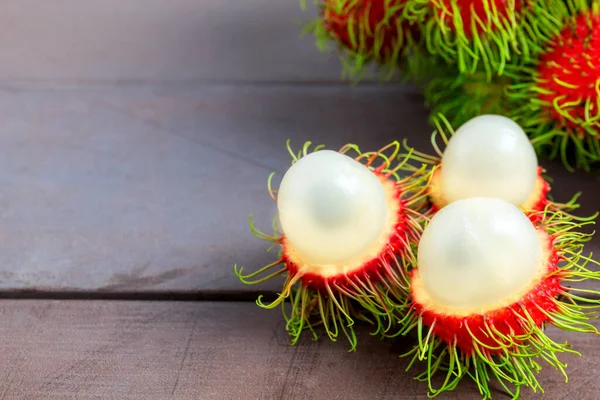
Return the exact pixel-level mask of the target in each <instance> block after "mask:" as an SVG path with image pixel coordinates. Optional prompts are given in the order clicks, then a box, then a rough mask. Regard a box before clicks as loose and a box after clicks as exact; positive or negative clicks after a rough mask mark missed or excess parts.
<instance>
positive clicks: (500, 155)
mask: <svg viewBox="0 0 600 400" xmlns="http://www.w3.org/2000/svg"><path fill="white" fill-rule="evenodd" d="M435 125H436V127H437V129H436V130H435V131H434V133H433V135H432V144H433V146H434V149H435V152H436V153H437V155H429V154H425V153H421V152H414V151H413V152H412V156H413V158H414V159H417V160H419V161H421V162H423V163H425V164H428V165H430V179H429V184H428V194H429V200H430V201H431V203H432V207H433V209H434V210H439V209H442V208H443V207H445V206H447V205H448V204H450V203H452V202H454V201H457V200H461V199H465V198H470V197H495V198H499V199H502V200H505V201H508V202H509V203H511V204H514V205H516V206H518V207H520V208H521V209H522V210H523V211H524V212H531V211H543V210H544V209H546V208H548V209H550V210H552V211H559V210H560V211H562V212H569V211H571V210H574V209H575V208H577V207H578V204H577V203H576V200H577V198H578V196H579V194H577V195H575V196H573V198H572V199H571V200H570V201H569V202H567V203H557V202H554V201H552V200H551V198H550V197H549V192H550V189H551V187H550V183H549V182H548V179H547V178H545V177H544V173H545V171H544V169H543V168H542V167H541V166H539V165H538V160H537V156H536V153H535V151H534V148H533V146H532V144H531V142H530V140H529V139H528V137H527V135H526V134H525V132H524V131H523V129H522V128H521V127H520V126H519V125H518V124H517V123H515V122H514V121H513V120H511V119H509V118H507V117H504V116H501V115H493V114H487V115H480V116H477V117H475V118H471V119H470V120H468V121H467V122H465V123H464V124H462V125H461V126H460V127H459V128H458V129H457V130H456V131H454V130H453V128H452V126H451V125H450V123H449V122H448V121H447V120H446V119H445V117H444V116H443V115H438V117H437V118H436V119H435ZM438 137H441V139H442V141H443V143H444V144H445V146H446V147H445V148H444V150H443V151H442V150H441V149H440V146H439V145H438V143H437V138H438Z"/></svg>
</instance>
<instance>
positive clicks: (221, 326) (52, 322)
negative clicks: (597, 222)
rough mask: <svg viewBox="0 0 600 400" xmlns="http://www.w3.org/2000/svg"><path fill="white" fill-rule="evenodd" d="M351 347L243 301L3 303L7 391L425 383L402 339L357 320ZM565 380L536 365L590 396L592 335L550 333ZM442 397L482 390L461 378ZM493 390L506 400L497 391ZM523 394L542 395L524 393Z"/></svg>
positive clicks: (314, 392)
mask: <svg viewBox="0 0 600 400" xmlns="http://www.w3.org/2000/svg"><path fill="white" fill-rule="evenodd" d="M359 334H360V337H359V340H360V342H359V349H358V351H357V352H356V353H348V352H347V351H346V350H347V348H346V347H345V343H343V342H339V343H332V342H330V341H328V340H321V341H318V342H313V341H312V340H310V339H308V338H306V337H305V340H301V341H300V343H299V344H298V345H296V346H294V347H290V346H289V342H288V339H287V334H286V333H285V330H284V326H283V323H282V318H281V316H280V315H279V313H278V311H271V312H268V311H264V310H260V309H258V308H257V307H256V306H255V305H253V304H250V303H216V304H215V303H204V302H200V303H176V302H175V303H160V302H158V303H154V302H102V301H100V302H95V301H92V302H90V301H88V302H85V301H83V302H82V301H62V302H59V301H4V302H2V303H1V304H0V349H1V351H2V361H3V362H2V363H0V377H1V378H2V379H0V395H2V397H1V398H4V399H15V400H18V399H30V398H44V399H49V400H50V399H75V398H77V399H81V398H105V399H109V398H111V399H114V398H118V399H124V400H125V399H146V398H153V399H167V398H173V399H203V400H204V399H206V400H209V399H219V400H220V399H281V400H286V399H294V400H313V399H315V400H316V399H342V398H343V399H347V400H352V399H356V400H359V399H360V400H362V399H373V400H392V399H394V400H395V399H424V398H426V393H427V385H426V384H424V383H422V382H417V381H415V380H413V379H412V376H411V375H410V374H408V373H405V372H404V369H405V367H406V362H405V361H404V360H401V359H399V358H398V354H401V353H402V352H403V351H405V350H406V349H407V348H408V346H409V344H408V339H400V340H389V341H380V340H379V339H378V338H375V337H373V336H370V335H369V334H368V330H367V329H364V328H361V329H359ZM549 334H550V335H551V336H552V337H553V338H554V339H555V340H556V341H558V342H561V341H565V340H567V341H569V342H570V343H571V344H572V345H573V346H574V348H576V349H577V350H579V351H581V352H582V354H583V357H582V358H579V357H576V356H564V357H562V358H561V359H562V360H563V361H565V362H567V363H568V364H569V367H568V369H567V370H568V372H569V374H570V380H569V383H568V384H564V381H563V380H562V378H561V376H560V374H559V373H558V372H557V371H555V370H553V369H551V368H548V367H547V368H544V369H543V370H542V372H541V373H540V375H539V380H540V382H541V384H542V385H543V386H544V388H545V390H546V396H547V397H548V398H552V399H567V398H568V397H570V396H572V395H573V393H577V398H579V399H582V400H592V399H596V398H597V392H598V390H599V389H600V382H598V379H596V373H595V371H596V367H597V365H598V363H599V362H600V347H598V338H597V337H596V336H593V335H577V334H567V333H564V332H558V331H557V330H556V329H551V332H550V333H549ZM441 398H443V399H465V400H467V399H479V398H481V397H480V396H478V395H477V392H476V390H475V388H474V386H473V384H471V383H470V382H468V381H464V382H463V384H461V385H459V386H458V388H457V389H456V390H455V391H454V392H451V393H449V394H448V395H444V396H442V397H441ZM495 398H498V399H501V398H507V397H504V396H502V395H500V394H498V395H497V397H496V396H495ZM523 398H524V399H535V398H539V393H538V394H533V393H531V392H530V391H524V396H523Z"/></svg>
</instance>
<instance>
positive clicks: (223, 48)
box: [0, 0, 341, 85]
mask: <svg viewBox="0 0 600 400" xmlns="http://www.w3.org/2000/svg"><path fill="white" fill-rule="evenodd" d="M307 3H312V2H310V1H309V2H307ZM315 16H316V13H315V10H314V8H312V7H309V9H308V10H307V11H306V12H304V11H302V10H301V7H300V2H299V0H278V1H270V0H237V1H233V2H232V1H226V2H223V1H220V0H103V1H91V0H53V1H47V0H3V1H2V2H1V3H0V26H1V27H2V28H1V29H0V83H6V84H8V85H13V84H15V82H16V81H39V82H40V83H44V84H50V85H52V84H57V83H59V82H61V83H69V82H90V81H91V82H97V81H103V82H112V83H118V84H123V83H126V82H140V81H141V82H157V81H171V82H173V81H177V82H187V81H203V82H215V81H218V82H223V81H225V82H230V81H259V82H281V81H297V82H305V81H338V80H340V77H341V64H340V62H339V60H338V57H337V55H336V54H335V53H333V52H332V53H327V54H326V53H322V52H320V51H319V50H318V49H317V47H316V46H315V42H314V39H313V38H312V37H310V36H306V37H301V26H300V24H298V20H300V21H304V22H306V21H308V20H310V19H313V18H314V17H315Z"/></svg>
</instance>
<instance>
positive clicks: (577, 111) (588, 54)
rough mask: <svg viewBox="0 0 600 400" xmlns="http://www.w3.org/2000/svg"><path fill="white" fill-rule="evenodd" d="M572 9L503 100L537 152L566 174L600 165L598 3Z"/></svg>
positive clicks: (576, 3) (577, 1)
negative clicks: (559, 161)
mask: <svg viewBox="0 0 600 400" xmlns="http://www.w3.org/2000/svg"><path fill="white" fill-rule="evenodd" d="M571 3H573V4H572V8H574V9H575V10H576V11H577V13H576V15H574V16H573V17H571V18H569V19H568V20H566V21H565V23H564V24H563V28H562V30H560V31H559V32H556V33H555V34H554V35H552V36H551V37H550V39H549V40H548V42H547V44H546V46H545V50H544V52H543V53H542V54H541V55H540V56H539V57H537V58H535V59H534V60H532V61H531V62H530V63H529V66H528V68H523V69H516V72H517V73H518V76H517V79H516V80H515V82H514V83H513V84H511V85H509V86H508V88H507V89H508V90H507V92H508V93H507V96H508V97H509V99H510V100H511V101H513V102H514V104H515V107H513V109H512V112H511V116H512V117H514V119H515V120H516V121H517V122H519V123H520V124H521V125H522V126H523V128H524V129H525V131H526V132H527V133H528V134H529V136H530V137H531V138H532V141H533V143H534V145H535V146H536V147H537V148H540V149H541V150H543V151H544V153H545V154H547V155H549V156H550V158H555V157H560V158H561V159H562V161H563V163H564V164H565V166H566V167H567V168H569V169H570V170H573V169H575V168H580V169H586V170H587V169H589V167H590V164H592V163H594V162H598V161H600V64H599V63H598V59H600V3H598V2H595V1H594V2H591V7H589V6H588V2H587V1H583V0H573V1H572V2H571ZM519 105H520V106H519ZM573 161H574V166H573Z"/></svg>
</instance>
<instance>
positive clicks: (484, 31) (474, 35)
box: [406, 0, 569, 79]
mask: <svg viewBox="0 0 600 400" xmlns="http://www.w3.org/2000/svg"><path fill="white" fill-rule="evenodd" d="M568 14H569V10H568V7H567V5H566V4H565V3H564V2H563V1H562V0H434V1H432V0H410V1H409V2H408V4H407V13H406V15H407V16H408V18H409V19H415V20H416V21H418V22H419V24H420V25H422V28H421V30H422V31H423V36H424V38H425V44H426V46H427V49H428V50H429V52H430V53H432V54H434V55H438V56H440V57H442V58H443V59H444V60H445V61H446V62H447V63H450V64H455V65H456V66H457V68H458V72H459V73H474V72H476V71H477V70H478V69H482V70H483V71H484V72H485V74H486V77H487V78H488V79H489V78H491V76H492V75H494V74H496V75H502V72H503V69H504V66H505V64H506V63H507V62H510V61H514V62H518V61H519V60H522V61H525V60H527V59H528V58H529V57H530V55H531V54H535V53H536V52H537V51H539V50H540V45H541V43H543V40H544V38H545V37H547V36H548V35H550V34H551V33H552V32H554V30H555V29H556V26H558V25H560V22H561V20H562V19H564V18H566V16H568Z"/></svg>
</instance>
